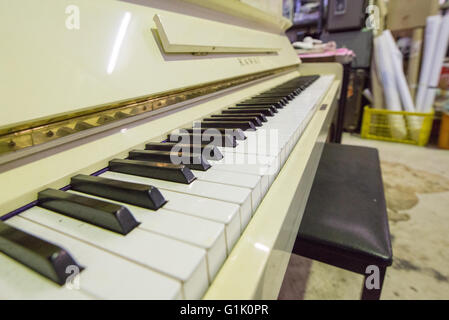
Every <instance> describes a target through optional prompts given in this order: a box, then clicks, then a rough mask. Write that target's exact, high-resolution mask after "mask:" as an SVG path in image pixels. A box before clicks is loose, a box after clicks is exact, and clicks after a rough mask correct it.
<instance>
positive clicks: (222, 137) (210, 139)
mask: <svg viewBox="0 0 449 320" xmlns="http://www.w3.org/2000/svg"><path fill="white" fill-rule="evenodd" d="M167 138H168V140H169V141H171V142H181V143H184V142H185V141H192V143H208V144H213V145H215V146H217V147H229V148H235V147H236V146H237V139H236V138H235V136H232V135H229V134H204V133H203V134H200V133H192V132H190V133H176V134H170V135H168V136H167Z"/></svg>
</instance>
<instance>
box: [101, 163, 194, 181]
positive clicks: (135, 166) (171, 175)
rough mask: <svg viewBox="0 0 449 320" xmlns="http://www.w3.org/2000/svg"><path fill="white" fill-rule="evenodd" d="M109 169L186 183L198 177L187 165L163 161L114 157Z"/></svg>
mask: <svg viewBox="0 0 449 320" xmlns="http://www.w3.org/2000/svg"><path fill="white" fill-rule="evenodd" d="M109 169H110V170H111V171H114V172H121V173H126V174H131V175H134V176H141V177H147V178H153V179H159V180H166V181H172V182H179V183H184V184H190V183H192V182H193V181H194V180H195V179H196V177H195V176H194V175H193V172H192V171H190V169H189V168H187V167H186V166H184V165H178V164H171V163H163V162H151V161H137V160H121V159H114V160H111V161H109Z"/></svg>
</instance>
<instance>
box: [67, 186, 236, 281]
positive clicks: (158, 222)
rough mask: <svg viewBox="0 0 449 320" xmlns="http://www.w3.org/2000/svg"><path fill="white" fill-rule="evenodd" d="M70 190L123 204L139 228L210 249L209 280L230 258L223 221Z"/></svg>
mask: <svg viewBox="0 0 449 320" xmlns="http://www.w3.org/2000/svg"><path fill="white" fill-rule="evenodd" d="M69 192H71V193H75V194H79V195H83V196H86V197H90V198H95V199H100V200H104V201H108V202H111V203H117V204H120V205H123V206H125V207H127V208H128V209H129V210H130V212H131V213H132V214H133V216H134V217H135V218H136V219H137V220H138V221H139V222H141V224H140V225H139V226H138V228H140V229H142V230H147V231H151V232H155V233H158V234H161V235H163V236H168V237H170V238H173V239H176V240H180V241H182V242H186V243H189V244H193V245H195V246H198V247H201V248H203V249H204V250H206V252H207V265H208V271H209V280H213V279H214V277H215V275H216V274H217V272H218V269H219V268H220V267H221V265H222V264H223V262H224V261H225V260H226V256H227V252H226V239H225V235H224V225H223V224H220V223H217V222H213V221H208V220H205V219H201V218H197V217H192V216H189V215H185V214H182V213H177V212H172V211H169V210H165V209H158V210H157V211H152V210H149V209H145V208H141V207H136V206H133V205H129V204H124V203H120V202H118V201H113V200H110V199H105V198H101V197H97V196H93V195H90V194H85V193H81V192H77V191H72V190H70V191H69Z"/></svg>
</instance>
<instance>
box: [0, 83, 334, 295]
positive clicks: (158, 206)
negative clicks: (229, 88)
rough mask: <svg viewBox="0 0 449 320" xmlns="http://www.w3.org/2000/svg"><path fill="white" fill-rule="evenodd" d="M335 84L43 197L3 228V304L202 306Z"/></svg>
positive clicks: (259, 107)
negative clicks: (159, 302) (173, 302)
mask: <svg viewBox="0 0 449 320" xmlns="http://www.w3.org/2000/svg"><path fill="white" fill-rule="evenodd" d="M332 81H333V76H321V77H318V76H307V77H299V78H295V79H293V80H290V81H288V82H286V83H284V84H281V85H279V86H277V87H275V88H272V89H270V90H267V91H265V92H263V93H261V94H260V95H257V96H254V97H251V98H249V99H247V100H245V101H241V102H240V103H237V104H236V105H235V106H232V107H227V108H224V109H223V110H222V111H221V112H220V113H214V114H212V115H209V116H206V117H205V118H204V119H199V120H198V121H197V122H196V123H195V125H194V127H193V129H192V128H188V129H189V130H190V131H188V132H187V133H182V132H181V131H180V130H176V131H174V132H172V133H171V134H170V135H169V137H168V138H173V139H171V140H173V141H179V138H183V139H185V138H186V137H188V138H194V139H200V144H194V145H192V144H191V143H190V144H189V143H187V144H186V143H184V142H181V144H174V143H171V142H166V141H164V142H162V141H161V142H158V141H157V142H150V143H148V144H147V145H146V150H134V151H131V152H130V153H129V157H128V158H127V159H116V160H112V161H111V162H110V165H109V168H108V170H107V171H105V172H103V173H101V174H99V175H97V176H84V175H78V176H75V177H73V178H72V181H71V186H70V188H69V190H67V191H61V190H52V189H47V190H43V191H41V192H40V193H39V194H38V200H39V201H38V205H37V206H34V207H32V208H30V209H27V210H25V211H23V212H21V213H20V214H18V215H16V216H14V217H12V218H10V219H8V220H7V221H5V222H0V252H3V253H4V254H0V268H1V270H2V276H1V277H0V287H1V288H2V290H1V291H0V299H6V298H7V299H24V298H25V299H55V298H57V299H199V298H201V297H202V296H203V295H204V293H205V292H206V290H207V289H208V287H209V286H210V284H211V283H212V282H213V280H214V277H215V276H216V274H217V272H218V271H219V269H220V267H221V266H222V265H223V263H224V262H225V261H226V258H227V255H228V254H229V253H230V252H231V250H232V248H233V246H234V245H235V243H236V242H237V241H238V239H239V237H240V235H241V234H242V233H243V232H244V230H245V228H246V226H247V225H248V223H250V221H251V218H252V215H253V214H254V212H255V211H256V209H257V207H258V205H259V203H260V202H261V201H262V199H263V197H264V195H265V194H266V193H267V191H268V189H269V187H270V185H271V184H272V183H273V181H274V179H275V177H276V175H277V173H278V172H279V170H280V169H281V168H282V166H283V164H284V163H285V161H286V160H287V158H288V156H289V154H290V152H291V150H292V149H293V147H294V146H295V144H296V142H297V141H298V139H299V138H300V136H301V134H302V132H303V131H304V129H305V128H306V126H307V124H308V122H309V120H310V119H311V117H312V116H313V114H314V112H315V111H316V109H317V107H318V106H317V104H318V102H319V101H320V100H321V99H322V97H323V95H324V94H325V93H326V92H327V90H328V89H329V87H330V85H331V83H332ZM198 123H200V124H201V128H202V129H201V130H204V129H207V128H211V129H213V130H214V129H218V131H216V133H220V132H225V135H224V136H218V135H217V134H209V132H208V131H207V130H206V131H205V133H204V134H202V133H199V132H202V131H198V130H196V129H195V126H196V125H197V124H198ZM223 129H225V130H228V129H233V130H232V134H226V133H228V132H229V131H225V130H223ZM180 133H181V134H180ZM217 137H219V138H217ZM273 137H274V138H273ZM210 139H214V140H213V143H212V144H213V145H215V146H211V145H207V144H208V143H209V141H210ZM181 140H182V139H181ZM201 140H202V141H201ZM182 141H184V140H182ZM193 141H195V140H193ZM167 146H169V147H167ZM175 146H176V148H179V149H180V150H182V151H183V152H179V150H176V151H174V150H175V149H174V147H175ZM186 149H187V150H188V152H187V151H185V150H186ZM195 151H197V152H195ZM198 151H200V152H201V151H207V152H205V153H207V155H206V156H201V155H199V154H198ZM173 155H175V156H177V155H181V158H183V159H186V160H188V161H190V162H189V163H188V164H186V165H183V164H173V163H171V162H172V161H171V159H172V156H173ZM273 214H275V213H273ZM33 270H34V271H33ZM70 270H71V272H68V271H70ZM73 270H80V271H81V272H80V273H79V276H78V278H76V281H72V280H73V278H72V277H71V275H72V274H74V273H72V271H73ZM67 280H71V281H72V282H70V281H69V282H67ZM66 282H67V283H68V284H67V285H65V283H66ZM77 285H79V288H77V287H76V286H77ZM74 286H75V287H74Z"/></svg>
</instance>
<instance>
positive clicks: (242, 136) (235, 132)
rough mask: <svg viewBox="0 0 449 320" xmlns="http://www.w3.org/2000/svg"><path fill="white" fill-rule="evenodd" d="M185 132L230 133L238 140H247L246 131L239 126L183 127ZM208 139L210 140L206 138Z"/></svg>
mask: <svg viewBox="0 0 449 320" xmlns="http://www.w3.org/2000/svg"><path fill="white" fill-rule="evenodd" d="M182 130H183V131H184V132H187V133H189V134H190V133H194V134H200V133H201V134H202V135H203V136H206V137H207V136H210V135H212V136H214V135H217V134H221V135H229V136H234V138H235V139H236V140H245V139H246V136H245V133H244V132H243V130H241V129H239V128H233V129H229V128H195V127H194V128H183V129H182ZM205 141H208V140H205Z"/></svg>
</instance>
